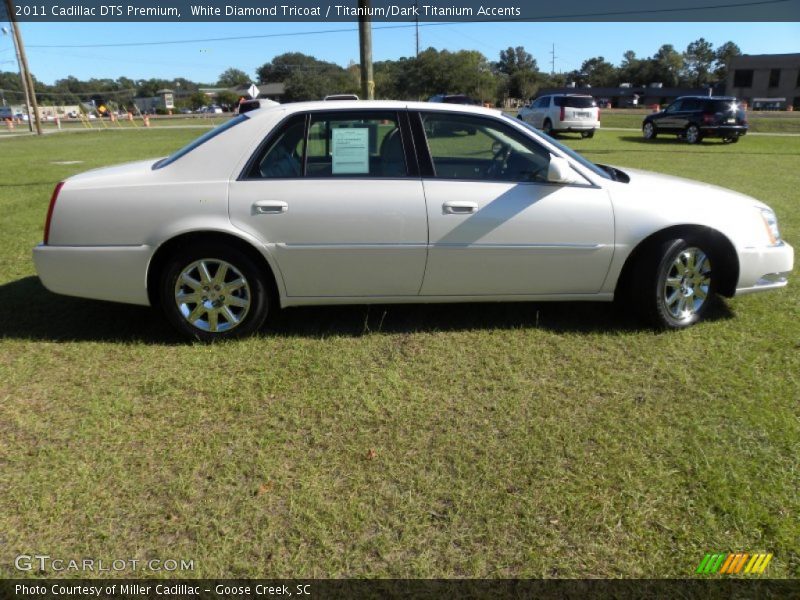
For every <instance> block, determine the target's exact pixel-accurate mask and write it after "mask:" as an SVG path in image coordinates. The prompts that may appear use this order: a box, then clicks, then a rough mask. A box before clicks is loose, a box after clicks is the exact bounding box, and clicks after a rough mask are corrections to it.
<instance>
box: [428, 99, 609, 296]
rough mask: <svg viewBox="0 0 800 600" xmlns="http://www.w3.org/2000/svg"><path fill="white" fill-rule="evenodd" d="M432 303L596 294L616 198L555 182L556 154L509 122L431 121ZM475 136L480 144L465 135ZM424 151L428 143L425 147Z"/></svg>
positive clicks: (446, 117)
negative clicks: (551, 179) (550, 178)
mask: <svg viewBox="0 0 800 600" xmlns="http://www.w3.org/2000/svg"><path fill="white" fill-rule="evenodd" d="M419 118H420V119H421V120H422V127H421V128H420V129H421V130H423V131H424V132H425V133H426V134H427V132H430V131H434V132H435V131H452V132H455V133H453V134H451V135H446V136H445V135H426V137H427V146H426V147H427V148H428V149H429V156H426V158H425V160H423V161H422V164H423V165H426V164H427V165H428V166H427V167H426V168H427V169H429V172H428V173H425V174H424V176H423V185H424V188H425V196H426V199H427V205H428V222H429V229H430V245H429V249H428V265H427V268H426V270H425V279H424V282H423V285H422V290H421V293H422V295H426V296H428V295H429V296H474V295H493V296H498V295H501V296H502V295H516V294H524V295H529V294H530V295H534V294H542V295H553V294H594V293H597V292H598V291H599V290H600V288H601V286H602V284H603V281H604V280H605V277H606V273H607V271H608V268H609V265H610V262H611V257H612V254H613V246H614V219H613V212H612V207H611V201H610V198H609V196H608V193H607V192H606V191H605V190H604V189H602V188H600V187H597V186H594V185H592V184H591V183H590V182H588V181H587V182H586V183H585V184H575V185H562V184H553V183H548V182H547V181H546V178H547V170H548V166H549V162H550V158H551V154H550V152H549V151H548V150H547V149H546V148H545V147H544V146H542V145H540V144H539V143H538V142H536V141H535V140H534V139H532V138H531V137H530V136H528V135H527V134H526V133H524V132H522V131H519V130H518V129H516V128H515V127H512V126H511V125H510V124H508V123H505V122H504V121H503V120H502V119H499V118H492V117H485V116H474V115H454V114H447V113H440V112H433V111H430V112H428V113H422V114H421V115H420V116H419ZM467 130H469V131H474V132H475V133H474V134H473V135H466V134H462V133H459V131H467ZM421 145H423V146H425V145H424V144H421Z"/></svg>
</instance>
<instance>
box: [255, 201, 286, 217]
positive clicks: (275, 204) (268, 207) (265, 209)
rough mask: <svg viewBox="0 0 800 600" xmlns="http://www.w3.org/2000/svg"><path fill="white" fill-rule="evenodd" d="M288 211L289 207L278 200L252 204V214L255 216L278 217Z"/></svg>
mask: <svg viewBox="0 0 800 600" xmlns="http://www.w3.org/2000/svg"><path fill="white" fill-rule="evenodd" d="M287 210H289V205H288V204H286V202H281V201H280V200H259V201H258V202H253V213H255V214H257V215H278V214H281V213H285V212H286V211H287Z"/></svg>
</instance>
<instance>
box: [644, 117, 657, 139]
mask: <svg viewBox="0 0 800 600" xmlns="http://www.w3.org/2000/svg"><path fill="white" fill-rule="evenodd" d="M642 132H643V133H644V139H646V140H651V139H653V138H654V137H655V133H656V128H655V127H654V126H653V124H652V123H651V122H650V121H648V122H647V123H645V124H644V128H643V130H642Z"/></svg>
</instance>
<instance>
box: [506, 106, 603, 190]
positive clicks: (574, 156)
mask: <svg viewBox="0 0 800 600" xmlns="http://www.w3.org/2000/svg"><path fill="white" fill-rule="evenodd" d="M509 118H510V117H509ZM514 121H515V122H516V123H517V124H519V125H524V126H525V127H527V128H528V129H530V130H532V131H535V132H536V133H537V134H538V135H539V136H541V137H543V138H544V139H545V140H547V141H548V142H550V143H551V144H553V146H555V147H556V148H558V149H559V150H560V151H561V152H563V153H564V154H566V155H567V156H569V157H570V158H571V159H573V160H574V161H575V162H578V163H580V164H582V165H583V166H584V167H586V168H587V169H589V170H590V171H591V172H592V173H594V174H595V175H599V176H600V177H602V178H603V179H611V180H613V179H614V178H613V177H612V176H611V175H610V174H609V173H608V171H606V170H605V169H603V168H601V167H598V166H597V165H596V164H594V163H593V162H592V161H590V160H588V159H586V158H584V157H583V156H581V155H580V154H578V153H577V152H575V150H573V149H572V148H568V147H567V146H565V145H564V144H562V143H561V142H559V141H557V140H554V139H553V138H551V137H550V136H549V135H547V134H546V133H542V131H541V130H539V129H536V127H534V126H533V125H531V124H530V123H526V122H525V121H520V120H517V119H514Z"/></svg>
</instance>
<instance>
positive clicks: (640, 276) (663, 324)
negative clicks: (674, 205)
mask: <svg viewBox="0 0 800 600" xmlns="http://www.w3.org/2000/svg"><path fill="white" fill-rule="evenodd" d="M711 267H712V258H711V252H710V250H709V249H708V245H707V244H706V243H705V242H702V241H700V240H695V239H673V240H669V241H667V242H664V243H663V244H661V245H659V246H657V247H654V248H652V249H651V251H650V252H647V253H645V254H644V255H643V256H642V258H641V259H640V261H639V264H638V265H637V268H636V269H635V270H634V280H633V281H632V284H633V286H634V290H633V291H634V295H633V298H634V300H635V301H636V304H637V309H638V311H639V312H640V314H641V315H642V316H643V317H644V318H645V319H647V320H648V321H649V322H650V323H651V324H653V325H655V326H656V327H659V328H665V329H682V328H684V327H689V326H690V325H693V324H694V323H696V322H697V321H699V320H700V319H701V318H702V316H703V314H704V313H705V311H706V310H707V308H708V305H709V302H710V301H711V297H712V296H713V294H714V290H715V277H714V275H713V272H712V270H711Z"/></svg>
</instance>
